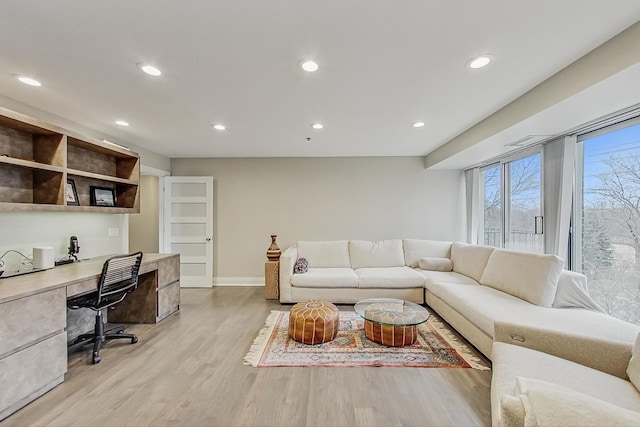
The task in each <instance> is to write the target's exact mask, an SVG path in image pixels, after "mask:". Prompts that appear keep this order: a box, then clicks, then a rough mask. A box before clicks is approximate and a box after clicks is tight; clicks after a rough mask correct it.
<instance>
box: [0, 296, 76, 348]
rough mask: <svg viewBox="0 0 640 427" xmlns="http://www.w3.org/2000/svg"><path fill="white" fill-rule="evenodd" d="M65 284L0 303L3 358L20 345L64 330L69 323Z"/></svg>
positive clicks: (0, 340) (0, 334)
mask: <svg viewBox="0 0 640 427" xmlns="http://www.w3.org/2000/svg"><path fill="white" fill-rule="evenodd" d="M66 297H67V294H66V291H65V288H59V289H54V290H52V291H47V292H42V293H40V294H35V295H31V296H28V297H24V298H20V299H16V300H13V301H9V302H6V303H4V304H0V325H2V327H1V328H0V359H2V358H3V357H5V356H8V355H10V354H11V353H13V352H15V351H16V350H17V349H19V348H20V347H23V346H26V345H28V344H32V343H35V342H37V341H38V340H40V339H42V338H44V337H46V336H48V335H52V334H53V333H55V332H59V331H63V330H64V328H65V325H66V323H67V305H66V301H67V298H66Z"/></svg>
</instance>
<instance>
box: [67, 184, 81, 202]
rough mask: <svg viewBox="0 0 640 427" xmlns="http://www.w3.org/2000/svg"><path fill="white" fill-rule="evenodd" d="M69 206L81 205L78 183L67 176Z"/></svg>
mask: <svg viewBox="0 0 640 427" xmlns="http://www.w3.org/2000/svg"><path fill="white" fill-rule="evenodd" d="M66 199H67V206H80V200H79V199H78V192H77V191H76V183H75V181H74V180H72V179H69V178H67V190H66Z"/></svg>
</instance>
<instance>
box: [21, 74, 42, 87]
mask: <svg viewBox="0 0 640 427" xmlns="http://www.w3.org/2000/svg"><path fill="white" fill-rule="evenodd" d="M18 80H20V81H21V82H22V83H24V84H26V85H29V86H36V87H37V86H42V83H40V82H39V81H37V80H36V79H32V78H31V77H27V76H18Z"/></svg>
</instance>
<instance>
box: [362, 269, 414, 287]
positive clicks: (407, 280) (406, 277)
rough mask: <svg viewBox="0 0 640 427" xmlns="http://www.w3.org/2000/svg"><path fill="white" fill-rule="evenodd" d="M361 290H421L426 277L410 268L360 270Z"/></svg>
mask: <svg viewBox="0 0 640 427" xmlns="http://www.w3.org/2000/svg"><path fill="white" fill-rule="evenodd" d="M355 272H356V276H358V287H359V288H383V289H386V288H421V287H423V286H424V277H422V275H420V274H418V273H416V272H415V271H413V270H412V269H411V268H409V267H404V266H402V267H385V268H358V269H356V270H355Z"/></svg>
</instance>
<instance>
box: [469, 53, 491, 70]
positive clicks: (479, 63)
mask: <svg viewBox="0 0 640 427" xmlns="http://www.w3.org/2000/svg"><path fill="white" fill-rule="evenodd" d="M489 62H491V55H480V56H477V57H475V58H473V59H471V60H470V61H469V67H470V68H476V69H477V68H482V67H486V66H487V65H489Z"/></svg>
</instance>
